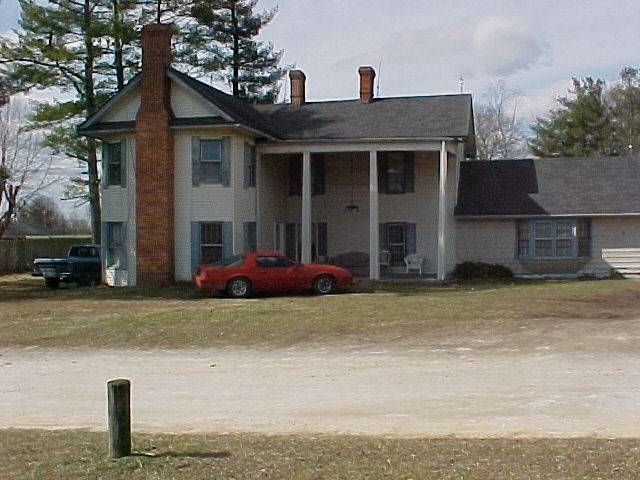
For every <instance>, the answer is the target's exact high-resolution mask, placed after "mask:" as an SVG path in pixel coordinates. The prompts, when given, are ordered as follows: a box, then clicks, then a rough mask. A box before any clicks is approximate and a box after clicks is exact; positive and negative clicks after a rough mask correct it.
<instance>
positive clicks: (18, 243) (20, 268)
mask: <svg viewBox="0 0 640 480" xmlns="http://www.w3.org/2000/svg"><path fill="white" fill-rule="evenodd" d="M88 243H91V237H90V236H88V235H74V236H68V235H60V236H51V237H39V236H38V237H35V236H29V237H26V238H7V239H2V240H0V274H5V273H22V272H29V271H31V269H32V267H33V259H34V258H38V257H50V258H53V257H55V258H60V257H66V256H67V252H68V251H69V247H71V246H72V245H84V244H88Z"/></svg>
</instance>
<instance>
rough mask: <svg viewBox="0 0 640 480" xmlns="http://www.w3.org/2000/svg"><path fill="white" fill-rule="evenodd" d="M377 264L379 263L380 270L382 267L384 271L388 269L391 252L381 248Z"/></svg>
mask: <svg viewBox="0 0 640 480" xmlns="http://www.w3.org/2000/svg"><path fill="white" fill-rule="evenodd" d="M378 265H380V270H382V267H384V269H385V272H388V271H389V265H391V252H390V251H389V250H382V251H381V252H380V256H379V257H378Z"/></svg>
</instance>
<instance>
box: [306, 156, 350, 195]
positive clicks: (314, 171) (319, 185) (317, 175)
mask: <svg viewBox="0 0 640 480" xmlns="http://www.w3.org/2000/svg"><path fill="white" fill-rule="evenodd" d="M324 177H325V161H324V155H322V154H320V155H313V156H312V157H311V195H324V184H325V181H324ZM352 181H353V180H352Z"/></svg>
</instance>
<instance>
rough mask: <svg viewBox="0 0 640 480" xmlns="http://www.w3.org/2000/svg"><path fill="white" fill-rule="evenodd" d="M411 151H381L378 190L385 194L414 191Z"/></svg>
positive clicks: (413, 163) (413, 166)
mask: <svg viewBox="0 0 640 480" xmlns="http://www.w3.org/2000/svg"><path fill="white" fill-rule="evenodd" d="M414 184H415V161H414V156H413V152H381V153H380V154H379V162H378V191H379V192H380V193H387V194H400V193H413V192H414V191H415V185H414Z"/></svg>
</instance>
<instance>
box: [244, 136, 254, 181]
mask: <svg viewBox="0 0 640 480" xmlns="http://www.w3.org/2000/svg"><path fill="white" fill-rule="evenodd" d="M255 186H256V147H254V146H253V145H250V144H248V143H245V144H244V188H253V187H255Z"/></svg>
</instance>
